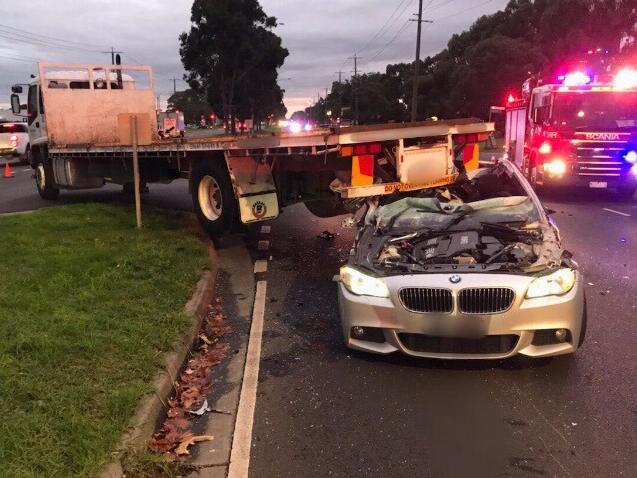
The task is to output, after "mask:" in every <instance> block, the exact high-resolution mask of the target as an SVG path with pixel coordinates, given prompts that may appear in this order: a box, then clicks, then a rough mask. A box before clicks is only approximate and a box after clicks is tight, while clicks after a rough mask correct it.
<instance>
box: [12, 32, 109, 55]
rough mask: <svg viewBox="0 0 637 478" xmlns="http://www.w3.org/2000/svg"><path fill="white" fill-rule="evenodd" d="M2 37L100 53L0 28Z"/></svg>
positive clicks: (36, 44) (66, 49) (32, 43)
mask: <svg viewBox="0 0 637 478" xmlns="http://www.w3.org/2000/svg"><path fill="white" fill-rule="evenodd" d="M0 37H1V38H4V39H6V40H11V41H14V42H18V43H26V44H29V45H34V46H38V47H47V48H55V49H59V50H65V51H78V50H79V51H86V52H91V53H99V51H98V50H91V49H89V48H83V47H79V46H74V45H65V44H61V43H52V42H50V41H47V40H42V39H39V38H35V37H31V36H29V35H25V34H22V33H14V32H10V31H7V30H3V29H0Z"/></svg>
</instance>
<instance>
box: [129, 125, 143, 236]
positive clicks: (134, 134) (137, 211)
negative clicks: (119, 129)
mask: <svg viewBox="0 0 637 478" xmlns="http://www.w3.org/2000/svg"><path fill="white" fill-rule="evenodd" d="M130 130H131V144H132V148H133V181H134V183H135V216H136V217H137V229H141V228H142V198H141V191H140V179H139V158H138V156H137V116H131V119H130Z"/></svg>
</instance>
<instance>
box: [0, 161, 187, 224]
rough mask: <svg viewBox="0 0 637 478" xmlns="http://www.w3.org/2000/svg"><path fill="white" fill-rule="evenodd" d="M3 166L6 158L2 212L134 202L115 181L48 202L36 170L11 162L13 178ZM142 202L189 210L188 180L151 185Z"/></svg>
mask: <svg viewBox="0 0 637 478" xmlns="http://www.w3.org/2000/svg"><path fill="white" fill-rule="evenodd" d="M2 168H4V161H0V214H4V213H12V212H22V211H30V210H34V209H40V208H43V207H51V206H57V205H62V204H73V203H82V202H90V201H95V202H121V203H127V204H133V203H134V199H133V196H132V195H126V194H123V193H122V188H121V186H117V185H113V184H109V185H106V186H104V187H103V188H101V189H91V190H80V191H62V193H61V194H60V198H59V199H58V200H56V201H46V200H44V199H41V198H40V196H39V195H38V191H37V189H36V187H35V180H34V179H33V170H32V169H31V168H30V167H29V166H20V165H17V164H15V165H13V163H12V170H13V173H14V177H12V178H10V179H6V178H4V177H2V174H3V171H4V170H3V169H2ZM142 204H143V205H150V206H156V207H165V208H174V209H183V210H186V211H190V210H192V200H191V198H190V195H189V194H188V182H187V181H186V180H178V181H174V182H172V183H171V184H151V185H150V186H149V192H148V193H146V194H144V195H142ZM133 214H135V213H134V212H133Z"/></svg>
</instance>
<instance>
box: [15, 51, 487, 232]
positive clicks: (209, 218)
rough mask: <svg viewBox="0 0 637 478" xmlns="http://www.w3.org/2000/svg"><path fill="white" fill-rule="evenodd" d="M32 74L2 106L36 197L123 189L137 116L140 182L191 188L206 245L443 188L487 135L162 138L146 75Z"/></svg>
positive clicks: (459, 128)
mask: <svg viewBox="0 0 637 478" xmlns="http://www.w3.org/2000/svg"><path fill="white" fill-rule="evenodd" d="M38 70H39V75H38V76H36V77H35V78H34V79H33V80H32V81H31V82H30V83H29V84H27V85H15V86H14V87H13V92H14V93H13V94H12V96H11V104H12V109H13V111H14V112H15V113H17V114H23V113H24V110H25V109H26V116H27V122H28V125H29V136H30V141H31V150H30V157H29V163H30V164H31V167H32V168H33V169H34V170H35V178H36V186H37V189H38V191H39V193H40V195H41V196H42V197H43V198H45V199H49V200H54V199H56V198H57V197H58V195H59V193H60V190H62V189H88V188H99V187H101V186H103V185H104V184H106V183H108V182H110V183H115V184H122V185H124V186H125V187H126V186H130V185H132V184H133V177H134V176H133V159H132V158H133V148H134V147H133V139H132V135H131V127H130V126H131V121H132V118H135V120H134V122H135V123H136V125H137V131H138V132H137V145H136V147H135V149H136V151H137V155H138V158H139V171H140V183H145V184H148V183H154V182H170V181H172V180H175V179H179V178H185V179H188V180H189V184H190V192H191V195H192V199H193V205H194V209H195V212H196V213H197V216H198V218H199V221H200V223H201V225H202V226H203V228H204V229H205V230H206V231H207V232H208V233H209V234H211V235H213V236H218V235H222V234H224V233H226V232H227V231H229V230H231V229H232V228H233V227H234V226H235V225H236V224H239V223H243V224H248V223H251V222H256V221H264V220H269V219H274V218H276V217H277V216H278V215H279V212H280V209H281V208H282V207H285V206H287V205H290V204H293V203H298V202H304V203H306V205H307V207H308V209H309V210H310V211H311V212H313V213H314V214H316V215H318V216H320V217H328V216H332V215H337V214H342V213H344V212H346V209H347V206H348V205H350V206H355V204H356V203H357V201H360V200H361V198H366V197H370V196H381V195H387V194H396V193H401V192H406V191H414V190H418V189H424V188H429V187H434V186H437V185H443V184H448V183H449V182H451V181H453V180H454V179H455V178H456V176H457V174H458V173H459V170H462V169H463V168H465V167H466V168H469V167H470V166H471V165H474V166H475V167H477V155H478V150H479V148H478V143H479V142H481V141H484V140H486V138H487V136H488V133H489V132H490V131H492V130H493V124H492V123H484V122H481V121H479V120H475V119H459V120H452V121H426V122H419V123H390V124H382V125H370V126H355V127H346V128H340V129H338V128H332V129H321V130H315V131H311V132H302V133H299V134H292V133H289V134H271V135H265V134H261V135H259V136H210V137H205V138H188V137H186V138H172V139H160V137H159V135H158V128H157V112H156V104H155V93H154V87H153V75H152V70H151V68H150V67H149V66H141V65H105V64H60V63H47V62H41V63H38ZM23 93H27V96H28V101H27V105H26V108H25V106H23V105H21V102H20V94H23ZM474 166H471V167H474ZM352 209H353V208H352Z"/></svg>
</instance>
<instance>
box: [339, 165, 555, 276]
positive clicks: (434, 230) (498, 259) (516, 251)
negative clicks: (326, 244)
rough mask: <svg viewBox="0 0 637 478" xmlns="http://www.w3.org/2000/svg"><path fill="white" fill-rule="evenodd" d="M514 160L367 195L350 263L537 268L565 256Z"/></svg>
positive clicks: (406, 268)
mask: <svg viewBox="0 0 637 478" xmlns="http://www.w3.org/2000/svg"><path fill="white" fill-rule="evenodd" d="M511 168H514V166H512V165H502V164H500V165H497V164H496V165H494V166H491V167H489V168H483V169H480V170H478V171H477V172H474V174H473V175H472V176H471V177H468V176H466V175H465V176H462V175H461V177H460V178H459V179H458V180H457V181H456V182H455V183H453V184H450V185H448V186H444V187H440V188H436V189H427V190H423V191H420V192H418V193H416V194H415V195H411V196H407V197H405V196H404V195H402V196H400V197H395V198H392V197H384V198H374V199H370V200H367V202H366V203H365V204H364V205H362V207H361V208H360V209H359V211H358V212H357V214H356V216H355V220H356V221H358V226H359V231H358V234H357V237H356V243H355V247H354V249H353V250H352V255H351V258H350V262H352V261H353V263H354V264H355V265H358V266H359V267H363V268H366V269H370V270H373V271H374V272H376V273H378V274H381V275H391V274H399V273H405V272H407V273H409V272H414V273H417V272H421V273H424V272H441V271H447V270H448V271H458V272H470V271H474V272H478V271H507V272H511V271H517V272H521V273H532V272H539V271H542V270H544V269H547V268H552V267H557V266H559V265H560V264H561V263H562V262H563V257H562V248H561V244H560V240H559V233H558V231H557V228H556V227H555V226H554V225H553V224H552V223H551V222H550V220H549V218H548V217H547V215H546V213H545V211H544V210H543V208H542V206H541V205H540V204H539V202H538V201H537V198H533V197H531V196H529V195H528V193H529V191H528V190H526V189H525V187H524V186H523V184H522V183H521V182H520V180H519V178H518V177H517V176H516V174H515V172H514V171H513V170H512V169H511Z"/></svg>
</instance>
